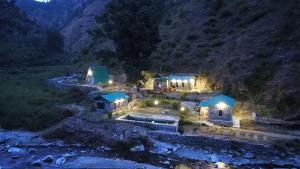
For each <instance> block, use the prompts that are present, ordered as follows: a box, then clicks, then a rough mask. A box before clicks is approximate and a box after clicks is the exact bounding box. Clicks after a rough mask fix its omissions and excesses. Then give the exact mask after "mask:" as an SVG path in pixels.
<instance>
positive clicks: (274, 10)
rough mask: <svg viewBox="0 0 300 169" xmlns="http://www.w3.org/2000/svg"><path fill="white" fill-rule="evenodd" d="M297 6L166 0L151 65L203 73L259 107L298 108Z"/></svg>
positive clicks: (292, 110)
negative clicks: (156, 46) (159, 35)
mask: <svg viewBox="0 0 300 169" xmlns="http://www.w3.org/2000/svg"><path fill="white" fill-rule="evenodd" d="M299 11H300V5H299V3H297V2H296V1H292V0H288V1H271V0H266V1H259V0H256V1H252V0H233V1H223V0H213V1H206V0H201V1H199V0H189V1H186V0H178V1H168V8H166V13H165V16H164V18H163V22H162V23H161V26H160V34H161V39H162V40H161V42H160V43H159V45H158V48H157V50H156V51H155V52H153V54H152V60H153V63H152V64H153V66H152V67H153V69H154V70H158V68H160V67H162V69H163V70H164V71H170V72H201V73H204V74H206V75H207V76H208V77H209V78H210V79H211V81H212V82H214V84H213V86H214V87H221V88H222V89H223V90H224V92H225V93H228V94H230V95H233V96H236V97H241V98H247V99H250V100H252V101H253V102H255V103H256V104H258V105H259V104H263V105H267V106H266V107H263V108H262V109H261V110H260V111H262V112H266V113H268V112H272V113H274V112H276V113H277V115H278V114H280V113H282V112H289V113H293V114H294V113H297V112H298V113H299V104H300V102H299V100H300V93H299V91H300V78H299V77H300V72H299V71H300V65H299V64H300V59H299V58H300V56H299V55H300V52H299V51H300V40H299V38H300V31H299V30H298V29H297V28H298V27H299V26H300V13H299ZM269 108H272V109H269ZM273 115H274V114H273ZM275 115H276V114H275Z"/></svg>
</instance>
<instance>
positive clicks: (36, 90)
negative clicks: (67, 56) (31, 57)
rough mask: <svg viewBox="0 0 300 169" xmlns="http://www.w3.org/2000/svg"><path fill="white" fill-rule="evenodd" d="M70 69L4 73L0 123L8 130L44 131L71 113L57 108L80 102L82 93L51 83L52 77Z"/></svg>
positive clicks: (0, 77) (44, 68)
mask: <svg viewBox="0 0 300 169" xmlns="http://www.w3.org/2000/svg"><path fill="white" fill-rule="evenodd" d="M33 72H34V75H33V74H32V73H33ZM67 72H69V69H67V68H64V67H39V68H30V69H18V70H11V71H2V72H0V79H1V83H0V92H1V95H0V107H1V108H0V126H1V127H2V128H5V129H28V130H40V129H44V128H47V127H49V126H51V125H53V124H55V123H57V122H59V121H60V120H62V118H63V117H64V116H68V115H70V114H69V113H68V112H63V113H58V112H59V111H58V110H57V109H56V108H55V107H56V106H57V105H62V104H66V103H73V102H77V101H79V99H78V98H79V96H80V95H79V94H78V92H75V91H74V92H75V93H74V92H71V93H68V92H63V91H59V90H57V89H55V88H53V87H52V86H49V85H48V84H47V80H48V79H49V78H52V77H55V76H58V75H60V76H61V75H64V74H66V73H67Z"/></svg>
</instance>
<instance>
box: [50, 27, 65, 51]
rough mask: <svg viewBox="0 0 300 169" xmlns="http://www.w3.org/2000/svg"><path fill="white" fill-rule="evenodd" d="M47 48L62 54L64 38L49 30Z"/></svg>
mask: <svg viewBox="0 0 300 169" xmlns="http://www.w3.org/2000/svg"><path fill="white" fill-rule="evenodd" d="M47 47H48V49H49V50H52V51H53V50H54V51H58V52H63V50H64V38H63V36H62V35H61V34H60V32H59V31H57V30H54V29H49V30H48V31H47Z"/></svg>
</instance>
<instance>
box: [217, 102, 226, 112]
mask: <svg viewBox="0 0 300 169" xmlns="http://www.w3.org/2000/svg"><path fill="white" fill-rule="evenodd" d="M226 107H227V104H225V103H223V102H220V103H218V104H217V108H219V109H221V110H222V109H226Z"/></svg>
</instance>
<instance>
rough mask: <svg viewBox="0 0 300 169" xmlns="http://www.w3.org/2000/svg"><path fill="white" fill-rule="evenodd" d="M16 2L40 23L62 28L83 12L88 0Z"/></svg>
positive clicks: (23, 0)
mask: <svg viewBox="0 0 300 169" xmlns="http://www.w3.org/2000/svg"><path fill="white" fill-rule="evenodd" d="M16 2H17V5H18V6H19V7H20V8H21V9H22V10H23V11H25V12H26V13H27V15H28V16H29V17H30V18H31V19H33V20H35V21H36V22H37V23H38V24H39V25H43V26H46V27H50V28H55V29H57V30H60V29H63V28H64V27H65V26H66V25H67V24H68V23H69V22H70V21H71V20H72V19H73V18H74V17H76V16H78V15H80V14H81V13H82V10H83V9H84V8H85V6H86V5H87V3H88V0H52V1H50V2H48V3H41V2H37V1H35V0H17V1H16Z"/></svg>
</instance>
